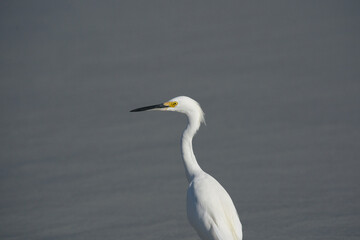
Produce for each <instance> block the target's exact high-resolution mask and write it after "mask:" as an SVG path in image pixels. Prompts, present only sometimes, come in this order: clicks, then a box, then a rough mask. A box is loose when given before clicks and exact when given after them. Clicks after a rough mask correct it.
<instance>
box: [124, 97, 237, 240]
mask: <svg viewBox="0 0 360 240" xmlns="http://www.w3.org/2000/svg"><path fill="white" fill-rule="evenodd" d="M149 110H158V111H172V112H180V113H183V114H185V115H186V116H187V119H188V125H187V127H186V129H185V131H184V132H183V134H182V138H181V152H182V159H183V163H184V167H185V173H186V178H187V180H188V182H189V186H188V190H187V197H186V208H187V218H188V221H189V222H190V225H191V226H192V227H193V228H194V229H195V231H196V232H197V234H198V235H199V237H200V238H201V239H202V240H241V239H242V238H243V233H242V224H241V222H240V219H239V215H238V213H237V210H236V208H235V206H234V203H233V201H232V199H231V197H230V195H229V194H228V193H227V191H226V190H225V189H224V188H223V187H222V186H221V184H220V183H219V182H218V181H217V180H216V179H215V178H213V177H212V176H211V175H210V174H208V173H206V172H205V171H203V170H202V169H201V167H200V166H199V164H198V162H197V160H196V158H195V155H194V152H193V146H192V140H193V137H194V135H195V134H196V132H197V131H198V129H199V128H200V125H201V123H205V118H204V112H203V110H202V109H201V107H200V104H199V103H198V102H196V101H195V100H194V99H192V98H190V97H187V96H179V97H175V98H173V99H171V100H169V101H167V102H164V103H161V104H156V105H151V106H146V107H141V108H136V109H133V110H131V111H130V112H141V111H149Z"/></svg>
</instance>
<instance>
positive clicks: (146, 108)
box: [130, 103, 168, 112]
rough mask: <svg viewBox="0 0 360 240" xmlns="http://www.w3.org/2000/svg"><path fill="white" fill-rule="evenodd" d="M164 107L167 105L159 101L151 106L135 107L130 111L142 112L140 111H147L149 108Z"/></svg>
mask: <svg viewBox="0 0 360 240" xmlns="http://www.w3.org/2000/svg"><path fill="white" fill-rule="evenodd" d="M166 107H168V106H166V105H164V104H163V103H161V104H156V105H151V106H147V107H141V108H136V109H133V110H131V111H130V112H142V111H147V110H151V109H159V108H166Z"/></svg>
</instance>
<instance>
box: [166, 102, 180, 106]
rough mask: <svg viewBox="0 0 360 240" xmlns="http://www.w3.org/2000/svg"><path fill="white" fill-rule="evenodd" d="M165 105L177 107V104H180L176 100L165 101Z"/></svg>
mask: <svg viewBox="0 0 360 240" xmlns="http://www.w3.org/2000/svg"><path fill="white" fill-rule="evenodd" d="M164 105H165V106H168V107H175V106H176V105H178V102H176V101H174V102H166V103H164Z"/></svg>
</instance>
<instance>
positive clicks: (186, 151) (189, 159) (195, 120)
mask: <svg viewBox="0 0 360 240" xmlns="http://www.w3.org/2000/svg"><path fill="white" fill-rule="evenodd" d="M188 120H189V124H188V126H187V128H186V129H185V131H184V133H183V135H182V139H181V150H182V157H183V160H184V167H185V173H186V177H187V180H188V181H189V183H190V182H191V181H192V179H193V178H194V177H195V175H197V174H199V173H202V172H203V170H202V169H201V168H200V166H199V164H198V163H197V161H196V158H195V155H194V151H193V147H192V139H193V137H194V135H195V133H196V132H197V130H198V129H199V127H200V124H201V120H200V116H194V115H188Z"/></svg>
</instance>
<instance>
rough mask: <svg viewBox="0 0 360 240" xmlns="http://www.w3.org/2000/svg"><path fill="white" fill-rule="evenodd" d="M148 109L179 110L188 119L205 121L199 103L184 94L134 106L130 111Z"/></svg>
mask: <svg viewBox="0 0 360 240" xmlns="http://www.w3.org/2000/svg"><path fill="white" fill-rule="evenodd" d="M149 110H158V111H172V112H180V113H184V114H186V115H187V116H188V118H189V119H191V118H197V120H198V121H200V122H203V123H205V118H204V112H203V111H202V109H201V107H200V104H199V103H198V102H196V101H195V100H194V99H192V98H189V97H186V96H179V97H175V98H173V99H170V100H169V101H167V102H164V103H160V104H156V105H151V106H147V107H141V108H136V109H133V110H131V111H130V112H141V111H149Z"/></svg>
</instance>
